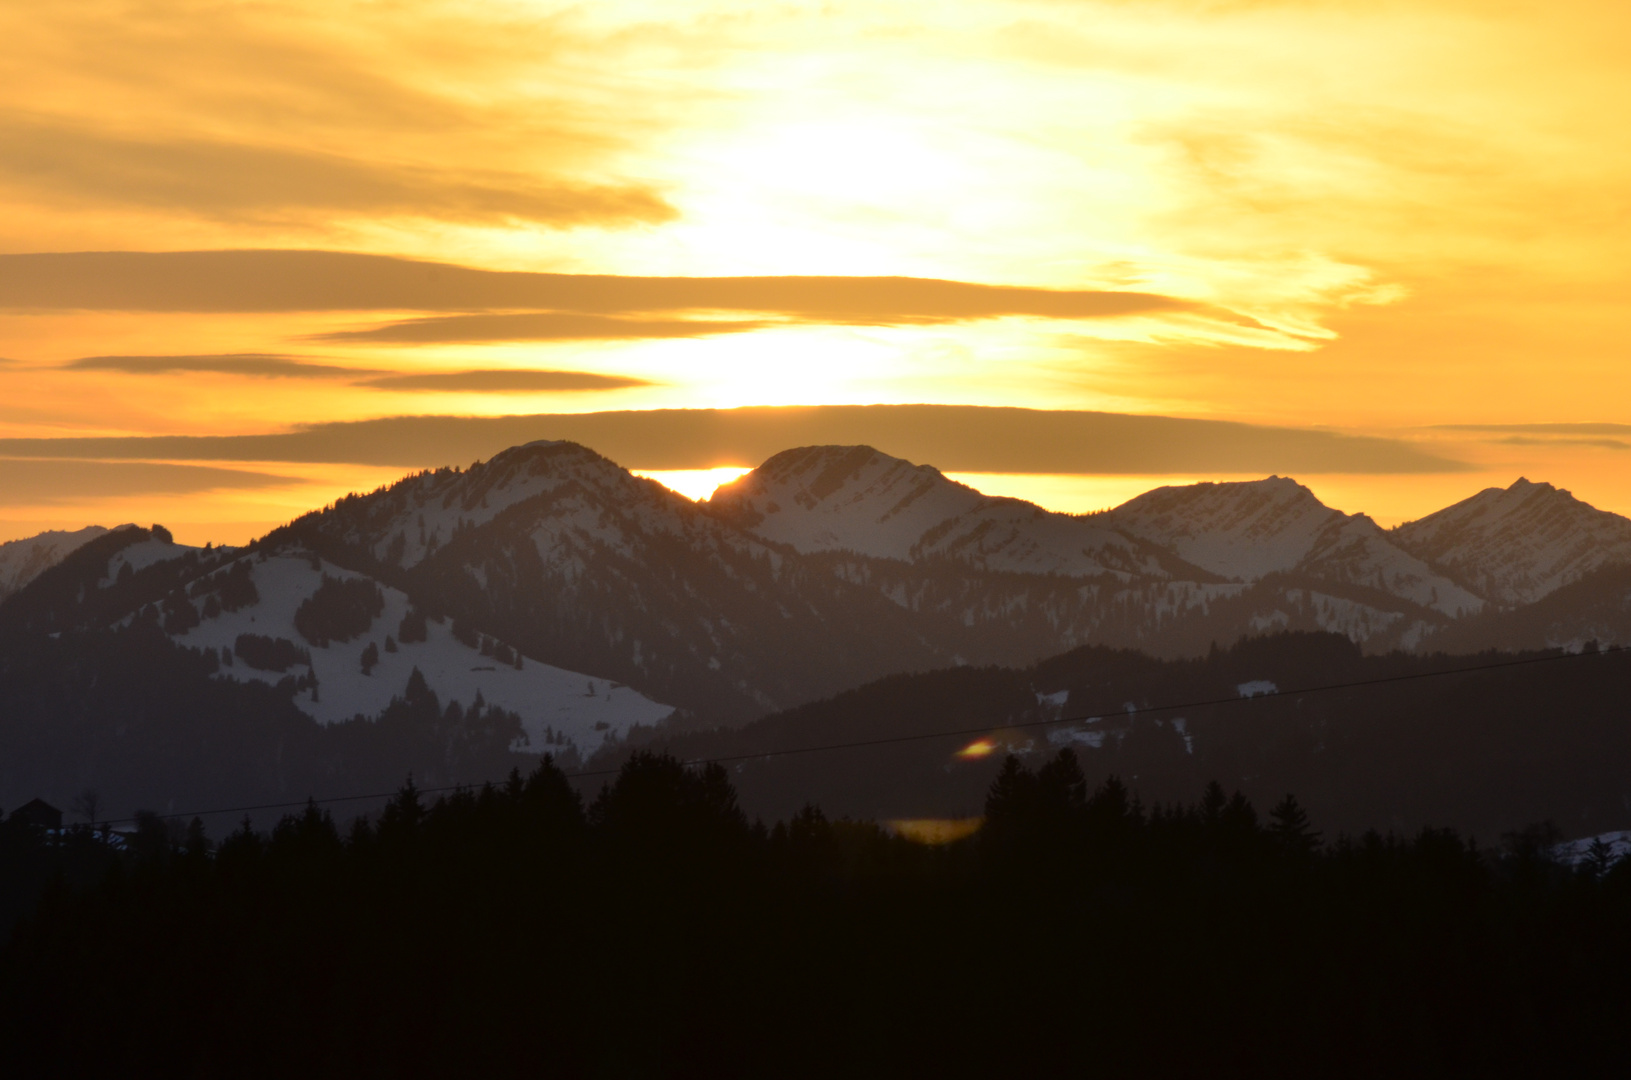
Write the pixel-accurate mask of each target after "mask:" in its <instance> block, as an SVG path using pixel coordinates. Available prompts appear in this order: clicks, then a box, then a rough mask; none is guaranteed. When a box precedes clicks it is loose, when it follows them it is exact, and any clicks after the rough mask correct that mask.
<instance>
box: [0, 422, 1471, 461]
mask: <svg viewBox="0 0 1631 1080" xmlns="http://www.w3.org/2000/svg"><path fill="white" fill-rule="evenodd" d="M537 439H568V440H571V441H573V442H578V443H581V444H583V445H585V446H588V447H591V448H593V449H595V450H597V451H599V452H600V453H602V454H605V455H606V456H607V457H610V458H611V459H613V460H614V461H617V462H618V463H619V464H622V465H625V466H628V467H630V468H637V469H701V468H711V467H714V466H719V465H748V466H752V465H758V464H759V463H761V462H763V461H765V460H766V459H768V458H769V457H771V456H772V455H774V454H776V453H778V452H779V451H781V450H785V449H787V448H788V447H790V446H810V445H821V444H841V445H854V444H860V443H864V444H868V445H871V446H875V447H877V448H878V449H880V450H883V451H884V452H886V453H890V454H894V455H897V456H899V457H904V458H908V459H910V460H913V461H920V462H928V463H931V464H933V465H935V466H937V467H938V468H941V469H944V470H947V471H951V472H1006V473H1100V474H1120V475H1181V474H1186V473H1189V474H1193V473H1194V472H1197V471H1203V472H1207V473H1260V474H1264V475H1266V474H1268V473H1280V474H1282V475H1285V474H1289V475H1298V476H1300V475H1305V474H1306V475H1315V474H1338V473H1386V474H1393V475H1408V474H1431V473H1456V472H1465V471H1468V469H1469V466H1467V465H1466V464H1464V463H1462V462H1460V461H1456V460H1454V459H1451V458H1447V457H1444V456H1443V455H1440V454H1435V453H1432V452H1430V451H1428V450H1426V449H1423V448H1422V447H1420V446H1417V445H1415V444H1413V443H1410V442H1407V441H1405V440H1401V439H1388V438H1379V437H1372V436H1359V435H1344V434H1338V433H1334V432H1329V431H1310V430H1306V429H1299V428H1288V427H1269V426H1262V425H1254V424H1242V423H1234V422H1229V421H1221V420H1191V419H1183V418H1177V417H1166V416H1134V415H1128V414H1122V413H1101V412H1071V411H1063V410H1036V409H1004V408H981V407H978V406H954V405H853V406H851V405H833V406H800V407H789V408H743V409H656V410H649V411H618V412H598V413H563V414H543V415H527V416H500V417H462V416H405V417H392V418H387V419H380V420H365V421H355V422H346V423H328V424H313V425H309V426H305V427H302V428H300V429H298V430H294V431H288V432H282V433H275V434H266V435H223V436H168V435H167V436H155V437H146V438H141V437H137V438H60V439H0V456H11V457H55V458H68V457H96V458H120V457H124V458H147V459H153V458H161V459H165V460H172V461H185V460H195V461H196V460H202V461H290V462H344V463H351V464H361V465H385V466H399V467H403V468H425V467H430V466H435V465H438V464H445V463H447V462H449V461H468V460H471V459H472V458H485V457H490V456H492V455H493V454H496V453H498V452H499V451H501V450H503V449H505V448H506V447H509V446H514V445H517V444H519V443H525V442H532V441H534V440H537Z"/></svg>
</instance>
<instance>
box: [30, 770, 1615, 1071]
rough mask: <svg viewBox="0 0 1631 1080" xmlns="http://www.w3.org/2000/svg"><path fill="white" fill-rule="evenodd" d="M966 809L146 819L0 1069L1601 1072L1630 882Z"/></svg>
mask: <svg viewBox="0 0 1631 1080" xmlns="http://www.w3.org/2000/svg"><path fill="white" fill-rule="evenodd" d="M985 809H986V813H987V823H986V826H985V828H984V829H983V830H982V831H981V832H979V833H977V834H976V835H975V836H974V837H973V838H971V839H969V840H965V841H961V842H958V843H955V844H951V845H947V846H945V847H941V848H929V847H923V846H918V845H914V844H911V843H908V842H906V841H904V840H901V839H898V838H895V837H892V836H890V835H889V834H888V833H886V832H885V831H883V830H881V829H880V828H878V827H876V826H873V825H870V824H857V823H854V822H849V821H833V820H830V819H828V818H827V817H825V816H824V815H823V814H822V813H821V812H820V811H819V810H816V809H814V808H813V807H806V808H805V809H804V810H803V811H801V812H800V813H798V814H797V815H795V816H793V817H792V818H791V819H790V820H788V821H786V822H783V823H780V824H778V825H776V826H775V827H774V828H770V829H767V828H765V827H764V826H763V825H760V824H757V823H752V822H750V821H749V820H748V818H747V817H746V816H745V815H744V814H743V813H742V811H741V809H740V807H739V806H738V804H737V801H736V793H735V791H734V790H733V788H732V786H731V784H730V782H729V776H728V774H727V773H726V772H725V771H724V770H723V769H722V768H720V767H719V766H710V767H707V768H705V769H702V770H700V771H698V770H694V769H687V768H685V767H683V766H681V765H680V764H678V763H677V762H676V761H675V760H673V759H671V758H665V757H658V756H651V755H637V756H635V757H634V758H632V759H631V760H630V761H629V762H628V763H627V764H626V765H625V766H624V767H623V769H622V770H621V772H620V773H619V774H618V776H617V777H616V779H615V781H613V782H612V783H611V784H609V785H608V786H607V787H606V788H605V789H603V791H602V792H601V794H600V795H599V797H598V798H596V799H594V800H593V801H592V802H591V803H590V804H589V805H587V806H585V805H584V803H583V802H582V800H581V799H580V797H579V796H578V795H577V794H576V793H575V792H574V790H573V788H572V787H571V785H570V784H569V783H568V780H567V778H566V777H565V775H564V774H563V773H561V772H560V771H559V770H557V769H555V768H554V767H553V765H551V764H549V763H548V762H547V761H546V763H545V764H544V765H543V766H542V767H541V768H539V769H538V770H536V771H535V772H534V773H532V774H531V775H530V776H528V777H525V778H523V777H522V776H520V775H519V774H515V775H513V776H512V778H511V779H510V781H509V782H508V783H506V784H503V785H501V786H497V787H492V786H489V787H484V788H482V789H480V790H479V791H467V792H463V793H460V794H458V795H456V796H454V797H451V798H445V799H442V800H439V801H437V802H436V803H435V804H434V805H426V803H425V801H424V800H423V799H422V798H421V797H420V795H419V793H418V792H417V791H416V790H414V789H413V788H412V787H411V786H409V787H408V788H405V789H403V790H402V792H401V793H400V794H399V795H398V796H397V797H396V798H395V799H394V800H393V801H392V802H391V804H390V805H389V806H388V807H387V808H386V809H385V811H384V812H383V813H382V814H381V815H380V816H379V818H378V820H377V821H373V822H370V821H367V820H361V821H359V822H357V823H356V824H355V825H354V826H352V827H351V828H349V829H348V830H346V831H345V832H344V833H343V834H342V833H341V831H339V830H337V829H336V828H335V825H334V823H333V822H332V821H331V819H330V817H329V815H328V814H327V813H326V812H324V811H322V810H320V809H318V808H316V807H315V806H314V807H309V808H308V809H307V810H306V811H305V813H303V814H301V815H297V816H293V817H289V818H286V819H285V820H284V821H283V822H282V823H281V824H280V825H278V826H277V828H276V829H274V830H273V831H272V832H271V833H270V835H261V834H257V833H255V832H253V831H251V830H249V829H247V828H246V829H241V830H239V831H238V832H236V833H234V834H233V835H231V836H229V837H227V838H225V839H224V840H223V841H222V842H221V843H220V845H219V847H218V848H216V849H215V850H214V851H213V852H212V851H211V850H210V848H209V844H208V843H207V841H206V840H205V838H204V837H203V835H202V833H201V832H200V831H199V830H197V829H191V830H186V829H180V828H166V826H165V824H164V823H163V822H161V821H159V819H157V818H149V819H147V820H146V822H145V823H144V825H143V827H142V829H141V830H139V832H138V834H137V835H136V836H135V837H133V838H132V840H131V842H130V851H129V852H128V853H126V854H123V855H117V856H115V855H112V854H109V855H107V856H106V863H107V869H108V876H107V877H106V878H105V879H104V880H103V881H102V882H101V883H100V884H97V885H95V886H94V887H90V888H84V887H80V888H71V887H69V886H67V885H62V886H58V887H56V888H55V889H53V890H52V891H51V892H50V894H49V895H48V896H47V898H46V900H45V901H44V902H43V903H42V905H41V906H40V908H39V910H38V912H37V913H36V914H35V915H34V916H33V917H32V918H30V919H29V920H28V921H26V922H25V923H24V924H22V926H21V928H20V929H19V931H18V933H17V934H16V936H15V938H14V940H13V941H12V943H11V944H10V946H9V947H8V949H7V951H6V952H5V953H4V958H3V960H0V980H3V981H0V987H3V989H0V994H3V1000H0V1047H3V1048H4V1049H3V1050H0V1053H3V1054H5V1055H6V1056H7V1058H8V1059H12V1060H18V1061H29V1062H46V1063H49V1066H50V1067H49V1068H48V1069H47V1070H46V1072H47V1073H54V1074H56V1075H75V1076H79V1075H98V1074H105V1075H130V1074H138V1075H167V1076H184V1075H194V1076H234V1077H241V1076H277V1077H287V1076H290V1075H312V1076H330V1075H333V1076H355V1075H380V1076H385V1075H389V1076H417V1075H427V1076H430V1075H436V1076H442V1075H465V1076H483V1077H487V1076H520V1075H526V1076H566V1077H574V1076H620V1077H621V1076H633V1077H644V1076H653V1077H660V1076H707V1077H731V1076H753V1077H760V1076H823V1077H832V1076H891V1077H899V1076H945V1075H956V1076H962V1075H986V1076H1025V1077H1029V1076H1057V1075H1066V1074H1083V1075H1107V1076H1146V1075H1147V1076H1252V1077H1260V1076H1290V1075H1296V1076H1321V1077H1332V1076H1336V1077H1340V1076H1377V1075H1396V1074H1399V1073H1406V1074H1412V1075H1434V1076H1463V1075H1466V1076H1473V1075H1476V1076H1480V1077H1489V1076H1517V1075H1522V1076H1534V1075H1548V1074H1550V1075H1570V1076H1579V1075H1588V1074H1589V1075H1597V1074H1600V1073H1601V1070H1602V1068H1603V1067H1604V1066H1605V1065H1606V1066H1607V1067H1608V1068H1613V1067H1614V1066H1615V1065H1617V1064H1622V1063H1623V1037H1622V1036H1623V1031H1624V1024H1625V1021H1626V1020H1628V1019H1631V984H1628V982H1627V980H1626V978H1625V974H1624V973H1625V971H1626V970H1627V961H1631V919H1628V918H1627V916H1628V915H1631V861H1624V862H1621V863H1620V864H1618V865H1616V866H1612V867H1608V866H1604V865H1596V866H1589V867H1587V868H1583V869H1569V868H1566V867H1563V866H1560V865H1558V864H1557V863H1555V862H1553V861H1552V860H1551V858H1550V856H1549V851H1548V848H1547V847H1546V845H1545V844H1544V843H1543V842H1541V840H1540V839H1539V834H1531V835H1527V836H1519V837H1514V838H1513V839H1512V841H1511V842H1510V843H1509V845H1508V847H1507V849H1506V850H1505V851H1503V852H1499V853H1496V852H1486V851H1481V850H1479V849H1477V848H1475V847H1474V846H1472V845H1470V844H1468V843H1466V842H1464V841H1463V840H1462V839H1461V838H1459V837H1458V836H1456V835H1455V834H1453V833H1449V832H1444V831H1427V832H1423V833H1421V834H1419V835H1417V836H1415V837H1413V838H1399V837H1384V836H1381V835H1378V834H1375V833H1371V834H1367V835H1365V836H1364V837H1362V838H1361V839H1358V840H1353V841H1348V840H1343V839H1337V840H1335V841H1333V842H1327V840H1326V839H1322V837H1321V836H1320V835H1319V834H1318V833H1317V832H1316V831H1315V830H1314V827H1313V826H1311V825H1310V823H1309V820H1308V817H1307V815H1306V814H1305V812H1304V811H1303V810H1302V808H1301V807H1300V806H1299V805H1298V803H1297V801H1296V800H1295V799H1293V798H1290V797H1285V798H1283V799H1281V800H1279V801H1278V802H1277V803H1276V805H1275V806H1274V807H1273V808H1272V810H1270V811H1269V812H1268V813H1267V814H1263V815H1260V813H1259V811H1258V810H1257V809H1256V808H1255V807H1254V806H1253V805H1252V804H1251V803H1250V802H1248V801H1247V800H1246V799H1245V798H1244V797H1242V796H1239V795H1238V794H1234V795H1231V794H1226V793H1225V791H1224V790H1223V789H1222V788H1220V787H1218V786H1216V785H1213V786H1210V787H1208V788H1207V789H1206V790H1205V792H1204V794H1203V795H1202V797H1201V799H1200V801H1199V802H1198V803H1196V804H1194V805H1187V806H1146V805H1142V804H1141V803H1140V801H1139V800H1138V798H1137V797H1136V795H1134V794H1133V793H1132V792H1131V791H1130V790H1129V789H1128V788H1127V787H1126V786H1124V785H1122V784H1120V783H1119V782H1116V783H1105V784H1103V785H1100V786H1099V787H1097V789H1090V788H1089V785H1088V783H1087V781H1086V780H1085V778H1084V776H1083V774H1082V771H1081V768H1080V764H1079V762H1078V761H1077V760H1076V759H1075V758H1074V755H1072V754H1070V753H1068V752H1065V753H1061V754H1058V755H1056V756H1054V757H1052V758H1050V759H1049V760H1048V761H1047V762H1046V764H1045V765H1043V766H1042V767H1041V768H1039V769H1037V770H1035V771H1032V770H1030V769H1027V768H1025V767H1024V766H1022V765H1021V764H1020V763H1019V762H1018V760H1017V759H1008V760H1007V761H1006V762H1005V763H1004V764H1003V765H1002V766H1001V767H1000V769H999V772H998V775H997V777H996V779H995V781H994V782H993V783H992V785H991V788H990V790H989V792H988V793H987V799H986V804H985ZM9 835H10V834H8V836H9ZM18 835H20V834H18ZM41 843H43V841H42V842H41ZM4 850H6V851H8V852H9V851H10V850H11V849H10V848H6V849H4ZM8 857H9V856H8ZM59 857H60V856H59ZM1614 1075H1618V1073H1614Z"/></svg>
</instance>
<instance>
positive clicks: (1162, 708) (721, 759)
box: [99, 649, 1623, 825]
mask: <svg viewBox="0 0 1631 1080" xmlns="http://www.w3.org/2000/svg"><path fill="white" fill-rule="evenodd" d="M1621 651H1623V650H1619V649H1610V650H1607V651H1606V652H1578V653H1570V652H1560V653H1547V654H1545V655H1543V656H1528V657H1522V658H1520V659H1516V660H1503V661H1501V662H1499V663H1494V664H1472V665H1468V666H1465V667H1456V668H1441V669H1439V670H1437V671H1413V672H1410V673H1408V674H1403V675H1383V676H1379V677H1377V678H1374V679H1354V680H1351V681H1349V682H1340V683H1323V684H1320V685H1318V686H1308V687H1302V688H1300V689H1296V690H1279V689H1276V690H1272V691H1267V692H1264V693H1260V694H1252V695H1244V694H1240V693H1236V695H1235V696H1234V697H1217V698H1201V699H1198V700H1195V701H1185V702H1174V703H1171V704H1167V705H1146V706H1143V707H1142V708H1127V709H1124V710H1123V711H1121V712H1118V713H1111V715H1115V716H1126V717H1138V716H1149V715H1154V714H1156V713H1171V712H1183V711H1188V710H1191V709H1205V708H1212V707H1216V706H1223V705H1241V704H1246V705H1251V704H1255V703H1258V702H1260V701H1263V700H1266V699H1270V698H1283V697H1301V696H1306V695H1309V694H1324V693H1332V692H1335V691H1338V690H1355V689H1361V688H1364V687H1370V686H1385V685H1388V684H1391V683H1403V682H1414V681H1418V680H1421V679H1433V678H1440V677H1443V676H1446V675H1472V674H1482V673H1484V672H1490V671H1502V670H1505V669H1508V668H1517V667H1527V666H1530V665H1534V664H1544V663H1552V662H1554V661H1559V660H1578V659H1582V658H1584V657H1588V656H1604V655H1612V654H1614V653H1617V652H1621ZM1107 712H1108V710H1107ZM1099 719H1102V714H1094V715H1079V716H1059V717H1055V718H1053V719H1051V720H1024V721H1018V722H1015V723H1009V724H1002V725H1000V727H1003V728H1018V729H1024V728H1043V727H1054V726H1057V725H1060V724H1080V723H1087V722H1091V721H1094V720H1099ZM992 731H993V726H992V725H990V724H982V725H980V726H979V727H971V728H948V729H943V730H939V731H924V732H917V733H915V734H911V735H889V736H884V737H882V738H877V739H852V740H848V741H845V742H836V743H817V744H813V745H809V746H794V747H785V748H783V749H780V750H763V751H757V752H753V753H746V754H722V755H719V756H716V757H708V758H693V759H690V760H687V761H684V762H681V764H682V765H685V766H697V765H722V764H725V763H726V762H735V761H752V760H764V759H768V758H777V757H790V756H793V755H795V754H817V753H823V752H826V751H831V750H852V749H864V748H867V747H874V746H890V745H894V744H898V743H909V742H922V741H926V740H929V739H951V738H962V737H967V736H975V735H985V734H990V733H991V732H992ZM619 771H621V770H620V769H617V768H609V769H583V770H579V771H577V772H569V773H565V776H566V778H567V779H568V780H582V779H594V778H595V777H601V776H613V775H616V774H617V773H618V772H619ZM491 782H492V781H488V783H491ZM470 789H471V785H470V784H449V785H446V786H444V787H434V788H420V789H418V791H419V794H421V795H440V794H444V793H446V792H450V791H468V790H470ZM400 791H401V789H400V788H399V789H397V790H396V791H386V792H376V793H371V794H367V795H333V796H329V797H327V798H322V799H300V800H297V801H294V802H282V803H261V804H258V805H255V806H233V807H222V808H220V809H215V810H193V811H188V812H185V813H176V814H159V815H157V816H158V817H159V818H161V819H165V820H168V819H173V818H193V817H205V816H214V815H217V814H247V813H252V812H254V811H257V810H287V809H290V808H293V807H302V806H308V805H317V806H324V805H327V804H329V803H341V802H358V801H362V800H366V799H390V798H394V797H395V796H396V795H398V794H399V793H400ZM135 820H136V819H135V818H134V817H129V818H112V819H110V820H108V821H104V822H100V823H99V824H102V825H119V824H125V823H127V822H133V821H135Z"/></svg>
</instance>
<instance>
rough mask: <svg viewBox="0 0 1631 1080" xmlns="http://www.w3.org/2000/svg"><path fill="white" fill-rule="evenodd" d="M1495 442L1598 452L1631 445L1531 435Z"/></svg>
mask: <svg viewBox="0 0 1631 1080" xmlns="http://www.w3.org/2000/svg"><path fill="white" fill-rule="evenodd" d="M1494 441H1495V442H1497V443H1499V444H1500V445H1502V446H1594V447H1596V448H1597V449H1599V450H1631V443H1628V442H1622V441H1621V440H1619V439H1589V438H1575V437H1572V436H1567V435H1564V436H1558V437H1556V438H1551V439H1537V438H1535V437H1534V436H1532V435H1508V436H1507V437H1506V438H1504V439H1496V440H1494Z"/></svg>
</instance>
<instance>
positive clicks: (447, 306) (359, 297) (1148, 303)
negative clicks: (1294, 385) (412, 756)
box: [0, 251, 1195, 323]
mask: <svg viewBox="0 0 1631 1080" xmlns="http://www.w3.org/2000/svg"><path fill="white" fill-rule="evenodd" d="M1194 306H1195V305H1193V304H1191V303H1189V302H1187V301H1183V300H1176V299H1173V298H1172V297H1167V296H1158V295H1155V294H1153V293H1138V292H1107V291H1096V290H1059V289H1033V288H1020V287H1011V286H1000V285H977V284H971V283H968V282H962V281H940V280H936V279H931V278H904V277H720V278H660V277H616V276H611V275H597V274H534V273H521V272H500V271H493V270H473V269H470V268H468V267H462V266H453V265H450V264H446V263H430V262H416V261H413V260H409V259H395V258H389V257H386V256H382V255H359V254H352V253H346V252H333V251H190V252H131V251H111V252H108V251H104V252H71V253H45V254H32V255H0V307H4V308H9V309H13V310H42V309H45V310H50V309H87V310H109V311H192V312H225V311H236V312H253V311H449V312H452V311H462V312H476V311H483V310H495V309H511V310H514V309H532V310H535V311H537V310H544V309H548V310H552V311H566V312H576V313H579V314H589V315H617V314H631V313H651V312H677V311H746V312H763V313H766V314H776V315H782V316H787V317H792V318H799V319H805V320H810V321H822V322H868V321H874V322H880V323H891V322H918V321H947V320H960V319H985V318H996V317H1000V316H1004V315H1034V316H1046V317H1050V318H1060V319H1086V318H1102V317H1106V316H1114V315H1128V314H1136V313H1141V312H1168V311H1184V310H1191V309H1193V308H1194Z"/></svg>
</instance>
